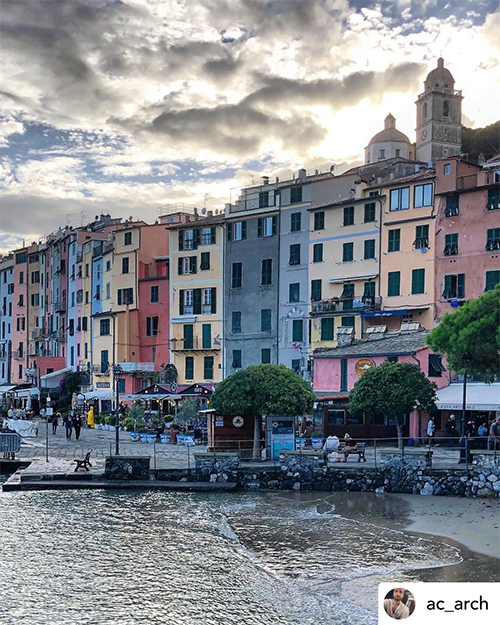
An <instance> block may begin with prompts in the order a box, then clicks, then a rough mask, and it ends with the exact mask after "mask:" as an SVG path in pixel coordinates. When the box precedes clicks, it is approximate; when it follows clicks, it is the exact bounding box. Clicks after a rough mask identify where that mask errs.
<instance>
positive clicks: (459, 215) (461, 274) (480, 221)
mask: <svg viewBox="0 0 500 625" xmlns="http://www.w3.org/2000/svg"><path fill="white" fill-rule="evenodd" d="M436 198H437V202H436V205H437V223H436V241H435V245H436V280H435V288H436V293H435V298H436V317H437V319H438V320H439V319H441V318H442V316H443V315H444V314H445V313H447V312H452V311H453V310H455V309H456V308H457V307H458V306H459V305H460V302H463V301H466V300H471V299H476V298H478V297H480V296H481V294H482V293H484V291H486V290H489V289H492V288H494V286H495V285H496V284H498V283H499V282H500V184H499V182H498V180H497V182H495V173H494V171H487V170H485V169H483V168H481V167H480V166H479V165H475V164H474V163H469V162H468V161H465V160H463V159H461V158H460V157H459V156H455V157H452V158H448V159H441V160H439V161H438V162H437V165H436Z"/></svg>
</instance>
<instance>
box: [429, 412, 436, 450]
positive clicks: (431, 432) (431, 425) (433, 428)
mask: <svg viewBox="0 0 500 625" xmlns="http://www.w3.org/2000/svg"><path fill="white" fill-rule="evenodd" d="M435 433H436V424H435V423H434V419H433V418H432V417H430V418H429V423H427V437H428V440H427V443H428V444H429V445H431V444H432V439H433V438H434V434H435Z"/></svg>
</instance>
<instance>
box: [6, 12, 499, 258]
mask: <svg viewBox="0 0 500 625" xmlns="http://www.w3.org/2000/svg"><path fill="white" fill-rule="evenodd" d="M0 10H1V13H0V15H1V19H0V47H1V49H0V52H1V62H2V78H3V80H2V87H1V88H0V156H1V161H0V192H1V196H0V252H2V251H3V252H6V251H7V250H9V249H13V248H16V247H19V246H21V245H22V243H23V241H25V242H26V243H27V244H28V243H30V242H31V241H34V240H38V239H39V238H40V236H42V235H44V234H46V233H49V232H51V231H53V230H55V229H57V228H58V227H59V226H65V225H73V226H79V225H82V224H83V223H87V222H89V221H92V219H93V218H94V216H95V215H98V214H100V213H110V214H111V215H112V216H122V217H125V218H126V217H129V216H132V217H135V218H141V219H145V220H147V221H154V220H155V218H156V217H157V215H158V211H159V210H160V211H168V210H172V207H173V205H182V204H183V205H187V206H194V205H195V206H198V207H200V208H203V207H206V208H207V209H208V210H216V209H223V208H224V204H225V203H226V202H230V201H234V200H235V199H236V197H237V195H238V190H239V189H240V188H241V187H244V186H249V185H251V184H254V183H255V184H257V183H259V182H260V179H261V176H263V175H266V176H269V177H270V178H271V180H273V179H274V177H275V176H279V177H280V178H282V179H283V178H284V177H291V173H292V172H294V171H297V170H298V169H299V168H301V167H305V168H306V169H307V170H308V171H313V170H315V169H318V170H320V171H328V170H329V169H330V166H331V165H332V164H334V165H335V171H337V172H341V171H343V170H345V169H347V168H348V167H349V166H353V165H357V164H360V163H361V162H362V161H363V154H364V152H363V149H364V147H365V146H366V145H367V144H368V142H369V140H370V138H371V137H372V136H373V135H374V134H376V133H377V132H378V131H379V130H381V129H382V128H383V120H384V118H385V117H386V115H387V114H388V113H389V112H391V113H392V114H393V115H394V116H395V117H396V120H397V122H396V123H397V127H398V129H400V130H401V131H403V132H404V133H405V134H407V135H408V136H409V137H410V139H411V140H412V141H413V140H414V139H415V130H414V128H415V104H414V102H415V100H416V96H417V95H418V94H419V93H420V92H421V91H422V88H423V80H424V79H425V76H426V74H427V73H428V72H429V71H430V70H431V69H433V68H434V67H435V66H436V64H437V59H438V57H439V56H443V57H444V59H445V66H446V67H448V68H449V69H450V71H451V72H452V74H453V76H454V78H455V81H456V82H455V88H457V89H461V90H462V92H463V95H464V100H463V122H464V123H465V124H466V125H467V126H471V127H482V126H485V125H487V124H490V123H493V122H495V121H497V120H498V119H499V118H500V111H499V108H498V106H499V104H498V103H500V37H498V33H499V32H500V2H499V0H475V1H474V2H471V1H470V0H450V1H448V2H446V0H383V1H380V0H379V1H371V0H117V1H115V0H1V1H0Z"/></svg>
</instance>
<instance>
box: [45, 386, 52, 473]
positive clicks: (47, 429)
mask: <svg viewBox="0 0 500 625" xmlns="http://www.w3.org/2000/svg"><path fill="white" fill-rule="evenodd" d="M51 404H52V400H51V399H50V391H49V392H48V393H47V399H46V400H45V462H48V461H49V412H50V409H51Z"/></svg>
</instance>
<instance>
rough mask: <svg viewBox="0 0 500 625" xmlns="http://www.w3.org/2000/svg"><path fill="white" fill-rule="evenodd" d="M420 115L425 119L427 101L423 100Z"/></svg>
mask: <svg viewBox="0 0 500 625" xmlns="http://www.w3.org/2000/svg"><path fill="white" fill-rule="evenodd" d="M422 116H423V118H424V119H427V102H424V106H423V109H422Z"/></svg>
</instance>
